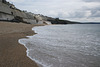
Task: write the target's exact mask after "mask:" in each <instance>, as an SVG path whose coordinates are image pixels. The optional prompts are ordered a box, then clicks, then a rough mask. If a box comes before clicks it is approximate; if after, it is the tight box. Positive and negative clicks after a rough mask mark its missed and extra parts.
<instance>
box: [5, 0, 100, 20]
mask: <svg viewBox="0 0 100 67" xmlns="http://www.w3.org/2000/svg"><path fill="white" fill-rule="evenodd" d="M7 1H9V2H11V3H13V4H14V5H15V6H16V7H17V8H19V9H21V10H27V11H29V12H33V13H36V14H43V15H46V16H50V17H54V18H58V17H59V18H61V19H67V20H72V21H82V22H85V21H90V22H91V21H92V22H94V21H95V22H99V21H100V0H7Z"/></svg>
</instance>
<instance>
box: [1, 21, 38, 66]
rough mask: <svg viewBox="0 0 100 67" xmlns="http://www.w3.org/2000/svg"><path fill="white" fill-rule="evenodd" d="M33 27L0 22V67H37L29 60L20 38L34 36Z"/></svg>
mask: <svg viewBox="0 0 100 67" xmlns="http://www.w3.org/2000/svg"><path fill="white" fill-rule="evenodd" d="M34 26H35V25H31V24H24V23H11V22H4V21H0V67H38V66H37V64H36V63H35V62H34V61H32V60H31V59H29V58H28V57H27V54H26V48H25V47H24V46H23V45H21V44H19V43H18V40H19V39H20V38H25V36H29V35H33V34H35V33H34V31H32V30H31V29H32V27H34Z"/></svg>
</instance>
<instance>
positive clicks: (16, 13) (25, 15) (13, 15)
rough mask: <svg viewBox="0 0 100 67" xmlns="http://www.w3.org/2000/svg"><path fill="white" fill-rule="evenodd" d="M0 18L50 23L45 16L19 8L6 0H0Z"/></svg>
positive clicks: (32, 22)
mask: <svg viewBox="0 0 100 67" xmlns="http://www.w3.org/2000/svg"><path fill="white" fill-rule="evenodd" d="M0 20H5V21H16V22H24V23H30V24H44V23H45V24H51V22H49V21H47V17H46V16H43V15H40V14H33V13H31V12H27V11H22V10H19V9H17V8H16V7H15V6H14V5H13V4H11V3H9V2H7V1H6V0H0Z"/></svg>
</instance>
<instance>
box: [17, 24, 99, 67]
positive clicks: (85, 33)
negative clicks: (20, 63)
mask: <svg viewBox="0 0 100 67" xmlns="http://www.w3.org/2000/svg"><path fill="white" fill-rule="evenodd" d="M32 30H34V31H35V33H37V34H35V35H33V36H27V38H22V39H19V43H21V44H22V45H24V46H25V47H26V48H27V51H26V52H27V56H28V57H29V58H30V59H32V60H33V61H35V62H36V63H37V64H38V65H39V67H100V24H67V25H47V26H39V27H34V28H32Z"/></svg>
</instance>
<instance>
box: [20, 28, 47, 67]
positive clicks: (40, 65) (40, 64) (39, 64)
mask: <svg viewBox="0 0 100 67" xmlns="http://www.w3.org/2000/svg"><path fill="white" fill-rule="evenodd" d="M36 27H40V26H36ZM33 28H35V27H33ZM33 28H32V29H31V30H32V31H34V30H33ZM34 32H35V31H34ZM36 34H38V33H36ZM36 34H34V35H36ZM34 35H32V36H34ZM30 37H31V36H26V38H21V39H29V38H30ZM21 39H19V40H18V43H20V44H21V45H23V46H24V47H25V48H26V56H27V57H29V58H30V59H31V60H32V61H34V62H36V63H37V65H38V66H39V67H46V65H44V64H43V63H42V62H39V61H38V60H36V59H35V58H34V59H33V58H31V57H30V56H29V55H28V54H29V49H28V48H27V47H26V46H25V45H26V44H24V43H22V42H21V41H20V40H21Z"/></svg>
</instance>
